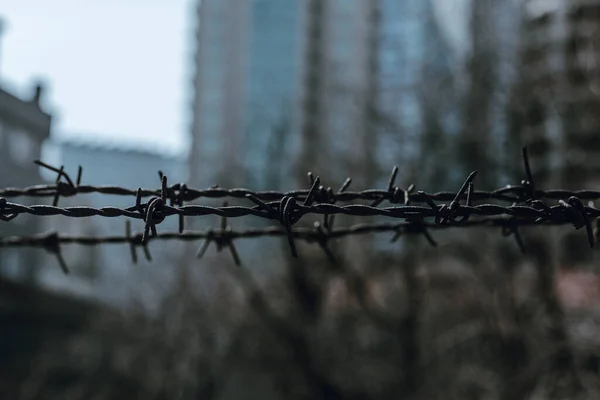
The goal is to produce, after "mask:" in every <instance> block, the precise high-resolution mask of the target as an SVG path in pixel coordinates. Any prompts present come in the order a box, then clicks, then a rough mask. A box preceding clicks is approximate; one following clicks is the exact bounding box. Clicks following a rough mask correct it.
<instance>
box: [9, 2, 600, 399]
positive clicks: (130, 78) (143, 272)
mask: <svg viewBox="0 0 600 400" xmlns="http://www.w3.org/2000/svg"><path fill="white" fill-rule="evenodd" d="M599 62H600V0H170V1H166V0H163V1H159V0H145V1H140V0H129V1H127V2H123V1H115V0H106V1H102V2H100V1H91V0H86V1H76V0H55V1H52V2H48V1H43V0H19V1H16V0H0V166H1V168H0V187H2V188H5V187H26V186H30V185H38V184H51V183H53V182H54V181H55V179H56V173H55V172H52V171H50V170H49V169H47V168H43V167H39V166H38V165H36V164H34V163H33V161H34V160H36V159H41V160H42V161H44V162H46V163H49V164H51V165H52V166H56V167H58V168H60V166H64V169H65V171H66V172H67V173H68V174H70V175H71V176H72V177H74V176H76V174H77V169H78V167H79V166H82V167H83V173H82V180H81V182H82V184H88V185H114V186H121V187H126V188H129V189H134V190H135V189H137V188H138V187H141V188H146V189H156V188H158V187H160V178H159V174H158V171H162V172H163V173H164V174H165V175H166V176H167V177H168V180H169V183H170V184H174V183H179V182H185V183H186V184H187V185H188V186H189V187H194V188H209V187H211V186H213V185H218V186H219V187H223V188H239V187H244V188H249V189H253V190H257V191H258V190H280V191H289V190H295V189H306V188H308V187H309V186H310V181H309V179H308V178H307V172H309V171H310V172H312V173H314V174H315V175H317V176H320V178H321V182H322V184H323V185H324V186H325V187H332V188H333V190H337V189H338V188H339V187H340V186H341V185H342V183H343V182H344V181H345V179H346V178H347V177H351V178H352V184H351V189H352V190H357V191H358V190H366V189H373V188H380V189H385V188H386V186H387V184H388V180H389V176H390V173H391V171H392V167H393V166H394V165H398V167H399V174H398V178H397V180H396V185H398V186H399V187H400V188H407V187H408V186H409V185H410V184H415V187H416V190H423V191H427V192H439V191H453V192H456V191H458V189H459V188H460V186H461V185H462V183H463V182H464V180H465V178H466V177H467V175H468V174H469V173H470V172H471V171H473V170H477V171H478V172H479V173H478V175H477V178H476V181H475V187H476V188H477V189H479V190H492V189H496V188H501V187H504V186H506V185H509V184H519V183H520V182H521V180H522V179H526V175H525V170H524V167H523V162H522V159H521V148H522V147H523V146H527V147H528V149H529V156H530V162H531V167H532V171H533V176H534V178H535V184H536V187H538V188H543V189H552V188H560V189H568V190H579V189H598V186H599V183H600V182H599V179H598V178H600V164H599V163H598V162H597V161H595V159H596V155H597V152H598V151H599V150H600V136H598V129H600V63H599ZM9 201H15V202H19V203H21V204H33V203H35V204H51V201H52V199H46V198H27V197H19V198H17V199H16V200H11V199H9ZM134 201H135V199H134V198H133V197H127V196H105V195H99V194H85V195H77V196H73V197H63V198H61V199H60V201H59V206H62V207H67V206H79V205H85V206H92V207H105V206H114V207H120V208H126V207H129V206H132V205H134ZM236 201H239V203H236ZM192 204H204V205H220V203H218V202H217V201H216V200H211V199H206V198H205V199H201V201H195V202H192ZM230 204H244V205H246V206H248V205H249V204H250V203H248V202H247V201H246V202H242V201H241V200H235V199H233V200H232V201H231V202H230ZM549 205H553V204H549ZM591 205H592V206H593V203H592V204H591ZM387 206H389V204H388V205H387ZM124 220H125V219H124V218H100V217H92V218H67V217H63V216H59V217H33V216H30V215H27V214H23V215H20V216H18V217H17V218H16V219H14V220H12V221H10V222H2V223H1V224H0V235H1V236H2V237H6V236H31V235H34V234H36V233H41V232H48V231H57V232H59V233H61V234H63V233H64V234H70V235H83V236H108V235H123V234H124V233H125V222H124ZM315 220H316V217H311V218H308V217H307V218H304V219H303V220H302V221H301V222H300V223H299V224H298V225H300V226H310V224H312V223H313V222H314V221H315ZM384 220H385V219H380V218H360V219H358V218H355V217H349V216H344V217H340V218H337V219H336V226H347V225H351V224H355V223H359V222H367V221H370V222H376V221H380V222H381V221H384ZM273 223H274V224H276V222H273ZM229 224H230V225H231V227H232V228H233V229H244V228H249V227H259V228H260V227H266V226H269V225H272V224H271V223H268V222H266V221H263V220H260V219H258V218H253V217H245V218H236V219H232V220H230V221H229ZM218 226H219V219H218V218H216V217H211V216H205V217H197V218H187V219H186V229H187V230H206V229H210V228H216V227H218ZM143 227H144V224H143V222H142V221H134V222H133V229H134V231H136V232H137V231H140V230H143ZM177 227H178V225H177V219H176V218H173V217H171V218H167V219H166V220H165V221H164V222H162V223H161V224H160V225H159V226H158V230H159V231H160V232H176V230H177ZM522 235H523V237H524V241H525V243H526V250H527V251H526V254H525V255H523V254H521V252H520V251H519V248H518V246H517V244H516V243H515V242H514V240H513V239H510V240H509V239H507V238H503V237H502V235H501V234H499V232H498V231H497V230H491V229H488V230H475V229H468V230H462V229H461V230H447V231H443V232H442V231H440V232H436V233H435V239H436V241H437V242H438V243H439V245H438V246H437V247H432V246H430V245H429V244H428V243H427V241H426V240H425V238H424V237H422V236H417V235H415V236H410V237H403V238H401V239H400V240H399V241H396V242H393V243H392V242H390V237H389V235H379V234H373V235H361V236H351V237H348V238H344V239H340V240H339V241H338V240H336V241H335V243H331V246H330V248H331V249H332V251H333V252H334V253H335V255H336V259H337V260H338V264H337V268H334V267H332V265H331V263H330V261H329V260H328V258H327V257H326V254H324V253H323V251H322V250H321V249H320V248H319V246H318V245H316V244H305V243H298V250H299V253H300V258H299V259H294V258H292V257H291V256H290V251H289V250H290V249H289V246H288V244H287V240H286V239H281V238H260V239H248V240H239V241H236V248H237V251H238V253H239V254H240V257H241V259H242V262H243V265H242V267H241V268H239V267H236V266H235V265H234V263H233V260H232V259H231V257H230V254H228V252H227V251H223V252H222V253H220V252H217V251H215V247H213V246H210V247H209V249H208V251H207V253H206V255H205V256H204V257H203V258H202V260H197V259H196V257H195V256H194V253H195V252H196V250H197V247H198V245H199V244H198V243H192V244H190V243H187V242H183V241H169V242H166V241H164V242H163V241H153V242H151V243H150V245H149V248H150V251H151V254H152V261H148V260H146V259H145V258H144V257H143V256H142V255H141V251H140V256H139V258H140V260H139V261H138V263H137V265H134V263H133V260H132V259H131V255H130V249H129V247H128V246H127V245H112V244H111V245H109V244H107V245H102V246H78V245H64V246H62V248H61V250H62V255H63V257H64V259H65V261H66V263H67V265H68V266H69V269H70V270H71V273H70V274H69V275H65V274H63V272H62V271H61V268H60V266H59V264H58V262H57V258H56V256H55V255H53V254H50V253H48V252H46V251H45V250H44V249H42V248H21V247H18V248H11V247H2V248H0V394H1V395H2V397H3V398H11V399H59V398H60V399H90V398H93V399H120V398H143V399H146V398H148V399H213V398H214V399H280V398H281V399H283V398H286V399H287V398H294V399H295V398H298V399H300V398H307V399H308V398H311V399H321V398H323V399H324V398H327V399H330V398H331V399H388V398H396V397H403V398H414V399H530V398H531V399H547V398H557V399H558V398H565V399H574V398H589V399H596V398H600V397H599V396H600V377H599V376H598V373H600V370H599V368H600V341H599V339H598V338H599V337H600V335H599V333H600V330H599V329H598V328H597V325H596V324H597V323H598V322H600V308H599V307H598V301H599V300H600V276H598V275H597V274H596V270H595V263H596V260H597V258H598V257H597V255H596V254H595V251H593V250H592V249H589V245H588V243H587V240H586V237H585V234H584V233H582V232H581V231H575V230H573V229H572V228H570V227H566V228H549V227H543V228H528V229H523V232H522ZM340 266H341V268H340Z"/></svg>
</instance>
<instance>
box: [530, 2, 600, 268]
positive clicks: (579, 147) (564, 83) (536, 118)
mask: <svg viewBox="0 0 600 400" xmlns="http://www.w3.org/2000/svg"><path fill="white" fill-rule="evenodd" d="M524 8H525V21H524V27H523V46H522V54H521V63H522V69H523V76H522V82H523V85H524V87H525V91H526V93H529V95H528V96H526V97H523V102H524V103H525V104H526V105H527V107H526V108H525V109H524V110H522V112H521V114H520V115H519V118H520V122H521V126H522V131H521V136H522V140H523V142H524V143H525V144H527V145H528V146H529V149H530V153H532V165H534V166H535V168H536V171H534V172H535V173H536V176H537V179H538V182H539V183H538V185H546V186H550V185H551V186H553V187H560V188H562V189H567V190H580V189H597V188H598V186H599V185H600V164H599V163H598V161H597V157H596V155H597V154H599V153H600V140H599V138H598V129H599V127H600V118H599V117H598V112H597V110H598V107H600V80H599V79H598V76H599V72H600V64H599V63H598V61H599V60H600V51H599V50H598V46H597V43H598V40H600V30H599V29H598V28H597V26H598V21H600V17H599V16H600V1H598V0H578V1H566V0H555V1H547V2H544V1H534V0H528V1H525V2H524ZM555 239H556V240H558V241H559V242H560V245H559V246H553V249H557V255H558V256H559V259H560V262H561V263H562V264H563V265H570V266H573V265H577V264H580V263H581V264H584V263H588V262H590V261H591V259H592V258H593V257H594V256H593V253H592V252H591V251H590V250H589V249H588V248H586V247H587V244H586V241H585V239H584V238H583V237H582V236H581V234H580V232H574V233H568V234H566V235H558V234H557V236H556V237H555Z"/></svg>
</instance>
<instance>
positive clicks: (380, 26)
mask: <svg viewBox="0 0 600 400" xmlns="http://www.w3.org/2000/svg"><path fill="white" fill-rule="evenodd" d="M197 11H198V14H197V20H198V28H197V31H196V41H197V49H196V55H195V74H194V77H195V78H194V100H193V115H192V119H193V121H192V127H191V136H192V143H193V145H192V152H191V155H190V168H191V169H190V182H191V183H192V184H193V185H194V186H201V187H207V186H210V185H213V184H219V185H221V186H246V187H251V188H252V189H257V190H265V189H284V190H291V189H295V188H297V187H306V186H307V185H308V182H307V179H306V173H307V172H308V171H311V172H313V173H315V174H316V175H319V176H320V177H321V179H322V182H323V184H324V185H326V186H332V187H337V186H339V185H340V184H341V183H342V182H343V181H344V179H345V178H346V177H348V176H351V177H352V178H353V188H354V189H364V188H367V187H373V185H375V184H380V183H381V184H382V185H383V184H384V183H385V182H384V181H386V180H387V174H388V173H389V171H390V170H391V167H392V166H393V165H394V164H400V163H403V162H405V161H406V157H407V156H406V155H407V153H408V154H413V155H414V154H415V152H416V151H417V150H418V149H417V148H414V149H412V148H411V147H409V146H406V144H407V143H408V142H411V143H413V142H412V141H411V140H412V139H417V138H418V135H419V132H420V121H421V119H422V116H421V113H422V110H421V109H420V108H419V104H420V103H421V102H422V100H421V98H420V93H419V84H420V83H421V82H422V81H423V79H424V74H425V73H429V77H431V76H433V75H436V74H439V73H440V71H443V73H444V74H447V73H448V72H449V66H448V65H449V63H450V62H451V61H450V60H449V57H448V52H449V49H448V45H447V43H445V42H444V40H443V35H442V33H441V32H440V30H439V29H438V28H439V27H438V26H437V25H438V24H439V21H438V20H437V19H436V17H435V15H434V13H433V5H432V2H431V1H402V2H400V1H394V0H381V1H379V0H378V1H363V0H293V1H285V2H283V1H277V0H252V1H235V0H226V1H221V0H203V1H201V2H199V3H198V9H197ZM428 52H430V53H435V54H436V57H434V58H433V59H432V58H431V57H428V56H427V53H428ZM426 70H427V71H426ZM436 94H437V95H439V92H437V93H436ZM438 97H440V96H438ZM448 102H451V101H450V99H448ZM405 132H411V134H410V136H409V135H407V137H408V138H409V139H410V140H404V141H402V140H399V139H398V138H399V136H400V135H402V134H404V133H405ZM411 152H412V153H411ZM342 219H344V218H342ZM347 222H350V221H347ZM251 223H252V225H256V223H260V222H257V221H254V220H253V221H251ZM351 247H356V246H351Z"/></svg>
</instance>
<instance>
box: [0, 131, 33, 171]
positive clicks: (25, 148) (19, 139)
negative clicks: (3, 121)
mask: <svg viewBox="0 0 600 400" xmlns="http://www.w3.org/2000/svg"><path fill="white" fill-rule="evenodd" d="M7 139H8V150H9V153H10V157H11V158H12V159H13V160H14V161H15V162H16V163H18V164H20V165H28V164H31V163H33V161H34V160H35V158H36V157H37V154H36V143H35V142H34V141H33V140H32V139H31V137H30V136H29V135H28V134H27V133H26V132H24V131H22V130H14V131H13V132H12V133H11V134H10V136H8V138H7Z"/></svg>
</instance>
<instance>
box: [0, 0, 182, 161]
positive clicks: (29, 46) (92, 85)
mask: <svg viewBox="0 0 600 400" xmlns="http://www.w3.org/2000/svg"><path fill="white" fill-rule="evenodd" d="M192 3H193V1H192V0H0V17H1V18H3V19H4V22H5V29H4V35H3V37H2V39H1V45H0V46H1V47H0V77H1V79H2V82H3V83H5V85H6V87H8V88H9V89H10V90H11V91H13V92H17V94H19V95H29V91H30V87H31V82H32V80H33V79H36V78H43V79H45V80H46V81H47V83H48V89H49V90H48V103H49V104H50V106H51V109H52V111H53V112H54V114H55V115H56V124H55V131H54V133H55V134H56V135H57V136H59V137H72V136H78V135H84V136H85V137H87V138H90V139H98V138H100V139H103V140H109V141H114V140H117V141H123V140H124V141H127V142H132V141H146V140H148V141H149V142H150V145H151V147H158V146H167V147H168V148H169V149H175V150H177V149H181V148H183V147H184V145H185V144H186V143H187V140H188V138H187V127H188V125H189V124H188V120H189V116H190V115H189V110H190V99H191V97H190V96H191V91H190V90H189V88H190V84H191V79H190V72H191V66H192V64H191V62H192V50H193V47H192V38H193V33H192V32H193V19H192V15H191V11H192V8H193V7H192Z"/></svg>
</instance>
